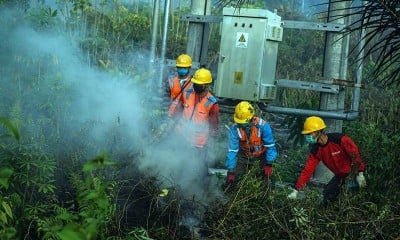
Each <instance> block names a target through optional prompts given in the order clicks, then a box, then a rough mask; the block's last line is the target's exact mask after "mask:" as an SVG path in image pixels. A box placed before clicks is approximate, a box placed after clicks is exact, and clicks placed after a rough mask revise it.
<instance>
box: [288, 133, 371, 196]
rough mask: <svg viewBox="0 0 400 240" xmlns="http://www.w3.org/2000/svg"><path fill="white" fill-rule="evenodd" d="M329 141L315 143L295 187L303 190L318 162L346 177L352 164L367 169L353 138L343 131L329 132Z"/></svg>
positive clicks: (336, 173)
mask: <svg viewBox="0 0 400 240" xmlns="http://www.w3.org/2000/svg"><path fill="white" fill-rule="evenodd" d="M327 135H328V142H327V143H326V144H325V145H323V146H322V145H320V144H318V143H315V144H314V145H313V146H312V147H311V150H310V152H309V154H308V158H307V161H306V164H305V166H304V169H303V171H302V172H301V174H300V176H299V178H298V179H297V183H296V185H295V188H296V189H297V190H301V189H302V188H303V187H304V186H305V185H306V184H307V182H308V181H309V180H310V178H311V176H312V175H313V173H314V171H315V168H316V167H317V166H318V163H319V162H320V161H322V162H323V163H324V164H325V166H326V167H327V168H328V169H329V170H331V171H332V172H333V173H334V174H335V175H336V176H338V177H340V178H345V177H347V175H349V174H350V171H351V168H352V164H353V165H354V166H357V169H356V170H358V171H364V170H365V162H364V161H363V160H362V158H361V155H360V152H359V150H358V147H357V145H356V144H355V143H354V142H353V140H352V139H351V138H350V137H348V136H347V135H344V134H342V133H328V134H327Z"/></svg>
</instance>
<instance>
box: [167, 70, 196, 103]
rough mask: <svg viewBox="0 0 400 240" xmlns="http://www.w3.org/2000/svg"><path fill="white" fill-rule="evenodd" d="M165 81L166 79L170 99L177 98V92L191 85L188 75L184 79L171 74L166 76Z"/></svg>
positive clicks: (179, 92)
mask: <svg viewBox="0 0 400 240" xmlns="http://www.w3.org/2000/svg"><path fill="white" fill-rule="evenodd" d="M167 81H168V88H169V93H170V98H171V99H172V100H173V99H175V98H177V97H178V95H179V94H181V93H182V92H183V91H184V90H185V89H187V88H189V87H190V85H191V82H190V76H188V77H187V78H186V79H179V77H178V76H177V75H171V76H169V77H168V80H167ZM182 87H183V89H182Z"/></svg>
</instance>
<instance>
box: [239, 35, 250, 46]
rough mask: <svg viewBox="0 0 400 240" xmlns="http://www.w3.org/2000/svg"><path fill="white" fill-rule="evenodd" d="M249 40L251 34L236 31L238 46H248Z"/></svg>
mask: <svg viewBox="0 0 400 240" xmlns="http://www.w3.org/2000/svg"><path fill="white" fill-rule="evenodd" d="M248 41H249V34H248V33H244V32H238V33H236V47H237V48H247V42H248Z"/></svg>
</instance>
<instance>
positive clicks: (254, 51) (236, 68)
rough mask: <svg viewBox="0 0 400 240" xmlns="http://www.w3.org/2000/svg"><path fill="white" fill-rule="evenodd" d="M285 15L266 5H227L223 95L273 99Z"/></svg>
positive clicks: (219, 89)
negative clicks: (268, 8) (267, 8)
mask: <svg viewBox="0 0 400 240" xmlns="http://www.w3.org/2000/svg"><path fill="white" fill-rule="evenodd" d="M281 23H282V22H281V17H280V16H278V15H277V14H276V13H274V12H271V11H268V10H265V9H245V8H241V9H238V8H224V9H223V21H222V30H221V45H220V56H219V63H218V75H217V79H216V81H215V85H214V94H215V95H216V96H217V97H220V98H230V99H240V100H247V101H272V100H274V99H275V97H276V86H275V84H274V82H275V71H276V61H277V55H278V44H279V42H280V41H282V34H283V33H282V26H281Z"/></svg>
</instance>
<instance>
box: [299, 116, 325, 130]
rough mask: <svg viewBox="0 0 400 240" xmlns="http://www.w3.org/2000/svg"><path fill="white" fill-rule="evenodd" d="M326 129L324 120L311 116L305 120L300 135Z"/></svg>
mask: <svg viewBox="0 0 400 240" xmlns="http://www.w3.org/2000/svg"><path fill="white" fill-rule="evenodd" d="M324 128H326V125H325V122H324V120H322V118H320V117H316V116H311V117H308V118H306V121H305V122H304V128H303V131H301V134H310V133H312V132H315V131H318V130H321V129H324Z"/></svg>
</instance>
